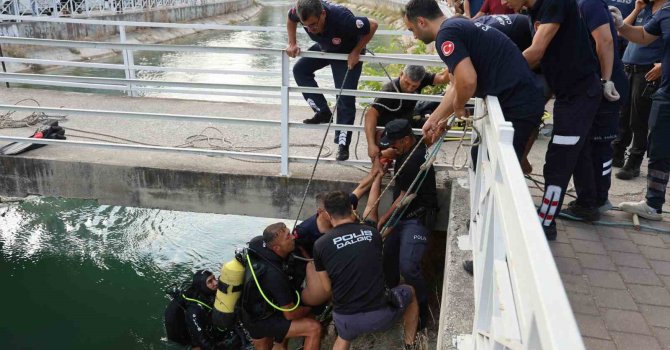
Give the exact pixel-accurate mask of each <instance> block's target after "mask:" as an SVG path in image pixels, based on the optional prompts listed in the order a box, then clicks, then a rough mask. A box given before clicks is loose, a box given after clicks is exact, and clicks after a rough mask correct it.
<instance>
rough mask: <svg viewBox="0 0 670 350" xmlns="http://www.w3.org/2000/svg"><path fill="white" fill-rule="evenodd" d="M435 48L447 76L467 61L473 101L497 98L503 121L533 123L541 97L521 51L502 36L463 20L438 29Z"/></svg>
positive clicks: (541, 104) (541, 109) (539, 110)
mask: <svg viewBox="0 0 670 350" xmlns="http://www.w3.org/2000/svg"><path fill="white" fill-rule="evenodd" d="M435 48H436V50H437V52H438V54H439V55H440V58H442V61H444V63H446V64H447V67H448V68H449V71H450V72H455V69H456V66H457V65H458V64H459V63H460V62H461V61H462V60H463V59H465V58H468V57H469V58H470V60H471V61H472V65H473V66H474V68H475V71H476V72H477V89H476V91H475V97H485V96H487V95H492V96H497V97H498V100H499V101H500V106H501V107H502V111H503V114H504V116H505V119H507V120H518V119H529V120H530V119H537V121H538V123H539V118H540V116H542V113H543V112H544V97H543V95H542V91H541V89H540V88H539V86H537V85H536V83H535V78H534V75H533V73H532V72H531V71H530V68H528V63H527V62H526V60H525V59H524V58H523V55H522V54H521V51H519V49H518V48H517V47H516V45H514V43H513V42H512V40H510V39H509V38H508V37H507V36H505V34H503V33H501V32H500V31H498V30H496V29H493V28H491V27H489V26H487V25H484V24H481V23H477V22H472V21H470V20H468V19H467V18H463V17H452V18H449V19H447V20H445V21H444V22H443V23H442V25H441V26H440V30H439V32H438V33H437V38H436V40H435Z"/></svg>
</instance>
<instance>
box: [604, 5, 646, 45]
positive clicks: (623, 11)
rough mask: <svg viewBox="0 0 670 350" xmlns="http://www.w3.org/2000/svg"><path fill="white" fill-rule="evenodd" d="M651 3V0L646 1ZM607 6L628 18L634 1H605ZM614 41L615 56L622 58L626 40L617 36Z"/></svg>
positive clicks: (633, 6)
mask: <svg viewBox="0 0 670 350" xmlns="http://www.w3.org/2000/svg"><path fill="white" fill-rule="evenodd" d="M648 1H651V0H648ZM605 2H606V3H607V5H609V6H614V7H616V8H618V9H619V11H621V14H622V15H623V18H626V17H628V16H629V15H630V14H631V12H633V9H634V8H635V3H636V1H635V0H606V1H605ZM614 40H616V41H617V44H618V47H619V51H618V52H617V55H618V56H619V57H622V56H623V54H624V51H625V50H626V47H627V46H628V40H626V39H624V38H623V37H620V36H618V35H617V37H616V38H614Z"/></svg>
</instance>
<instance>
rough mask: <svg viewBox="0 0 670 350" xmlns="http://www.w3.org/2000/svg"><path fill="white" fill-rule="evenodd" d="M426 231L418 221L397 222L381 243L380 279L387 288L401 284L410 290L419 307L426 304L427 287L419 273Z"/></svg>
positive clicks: (426, 235)
mask: <svg viewBox="0 0 670 350" xmlns="http://www.w3.org/2000/svg"><path fill="white" fill-rule="evenodd" d="M429 234H430V232H429V231H428V230H427V229H426V228H425V227H424V226H423V225H422V224H421V222H420V221H419V220H418V219H408V220H400V221H399V222H398V224H396V226H395V227H394V228H393V232H391V234H390V235H389V236H388V237H387V238H386V240H385V241H384V279H385V280H386V285H387V286H388V287H389V288H393V287H395V286H397V285H398V284H400V275H402V277H403V278H404V279H405V283H407V284H409V285H411V286H412V287H414V290H415V291H416V298H417V301H418V302H419V304H425V303H426V302H428V287H427V285H426V279H425V278H424V277H423V271H422V270H421V260H422V259H423V254H424V252H425V251H426V247H427V246H428V235H429Z"/></svg>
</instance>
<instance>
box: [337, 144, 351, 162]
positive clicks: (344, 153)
mask: <svg viewBox="0 0 670 350" xmlns="http://www.w3.org/2000/svg"><path fill="white" fill-rule="evenodd" d="M335 159H337V160H339V161H344V160H347V159H349V146H342V145H340V147H339V149H338V151H337V158H335Z"/></svg>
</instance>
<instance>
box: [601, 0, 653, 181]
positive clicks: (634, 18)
mask: <svg viewBox="0 0 670 350" xmlns="http://www.w3.org/2000/svg"><path fill="white" fill-rule="evenodd" d="M665 4H666V0H656V1H654V2H650V3H648V4H647V5H645V4H644V3H643V2H636V3H635V9H634V10H633V12H631V14H630V15H629V16H628V17H626V19H625V21H626V23H628V24H630V25H636V26H644V25H645V24H647V23H649V21H651V19H652V16H653V14H654V13H655V12H656V11H658V10H660V9H661V8H662V7H663V5H665ZM662 58H663V41H662V40H661V39H656V40H655V41H654V42H652V43H651V44H649V45H638V44H636V43H633V42H630V43H628V47H626V51H625V52H624V54H623V57H622V58H621V61H622V62H623V63H624V69H625V71H626V77H627V78H628V83H629V84H630V94H629V98H628V99H625V101H624V103H623V104H622V106H623V107H622V108H621V115H620V119H619V134H618V136H617V138H616V140H614V141H613V142H612V146H613V147H614V157H613V161H612V166H613V167H615V168H622V169H621V170H619V172H617V173H616V175H615V176H616V177H617V178H618V179H621V180H630V179H632V178H634V177H638V176H640V165H641V164H642V160H643V159H644V153H645V152H646V151H647V134H648V133H649V111H650V110H651V96H652V95H653V94H654V93H655V92H656V90H657V89H658V85H659V83H660V78H661V72H662V69H661V63H660V62H661V59H662ZM631 142H632V145H631V147H630V149H629V150H628V158H627V159H625V154H626V148H628V146H629V145H630V144H631ZM624 160H625V164H624Z"/></svg>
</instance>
